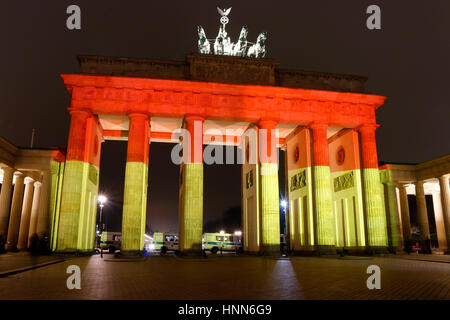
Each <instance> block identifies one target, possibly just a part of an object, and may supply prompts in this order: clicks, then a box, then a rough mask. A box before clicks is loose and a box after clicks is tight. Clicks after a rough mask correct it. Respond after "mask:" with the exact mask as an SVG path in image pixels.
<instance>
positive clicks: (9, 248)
mask: <svg viewBox="0 0 450 320" xmlns="http://www.w3.org/2000/svg"><path fill="white" fill-rule="evenodd" d="M5 251H7V252H19V249H17V246H15V245H11V244H6V246H5Z"/></svg>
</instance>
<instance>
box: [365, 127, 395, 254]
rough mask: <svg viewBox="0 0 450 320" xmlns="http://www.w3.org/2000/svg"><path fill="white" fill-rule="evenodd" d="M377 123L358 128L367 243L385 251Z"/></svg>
mask: <svg viewBox="0 0 450 320" xmlns="http://www.w3.org/2000/svg"><path fill="white" fill-rule="evenodd" d="M376 128H377V125H375V124H374V125H363V126H362V127H360V128H359V132H360V137H361V153H362V163H363V180H364V199H365V210H366V222H367V237H368V244H369V247H371V248H372V249H373V250H381V251H385V250H386V248H387V246H388V235H387V222H386V211H385V208H384V202H383V194H382V185H381V182H380V174H379V171H378V157H377V145H376V141H375V130H376Z"/></svg>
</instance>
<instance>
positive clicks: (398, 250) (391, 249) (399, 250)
mask: <svg viewBox="0 0 450 320" xmlns="http://www.w3.org/2000/svg"><path fill="white" fill-rule="evenodd" d="M388 251H389V253H391V254H397V253H402V252H403V251H404V249H403V248H402V247H392V246H390V247H388Z"/></svg>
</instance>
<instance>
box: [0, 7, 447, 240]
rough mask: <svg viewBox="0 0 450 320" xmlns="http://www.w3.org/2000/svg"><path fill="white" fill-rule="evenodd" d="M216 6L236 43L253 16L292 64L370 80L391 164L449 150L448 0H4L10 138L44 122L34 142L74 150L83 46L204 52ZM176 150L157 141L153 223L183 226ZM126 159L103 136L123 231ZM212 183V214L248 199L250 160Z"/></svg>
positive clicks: (211, 176)
mask: <svg viewBox="0 0 450 320" xmlns="http://www.w3.org/2000/svg"><path fill="white" fill-rule="evenodd" d="M71 4H76V5H79V6H80V7H81V16H82V22H81V30H68V29H67V28H66V19H67V17H68V15H67V14H66V8H67V7H68V6H69V5H71ZM371 4H377V5H379V6H380V7H381V17H382V30H375V31H371V30H368V29H367V28H366V19H367V17H368V15H367V14H366V8H367V7H368V5H371ZM216 6H220V7H221V8H228V7H230V6H231V7H232V11H231V14H230V16H229V18H230V23H229V24H228V25H227V31H228V34H229V35H230V36H231V38H232V41H235V40H236V38H237V36H238V33H239V31H240V28H241V26H242V25H244V24H245V25H247V26H248V28H249V36H248V39H249V40H250V41H254V40H255V39H256V37H257V35H258V34H259V32H261V31H267V32H268V40H267V41H266V47H267V50H268V58H271V59H275V60H277V61H279V62H280V67H281V68H292V69H301V70H308V71H320V72H332V73H348V74H357V75H364V76H368V77H369V80H368V82H367V84H366V90H367V92H370V93H376V94H381V95H385V96H387V97H388V99H387V101H386V103H385V105H383V106H382V107H381V108H380V109H379V110H378V111H377V118H378V123H379V124H381V127H380V128H379V129H378V130H377V143H378V156H379V160H380V161H391V162H408V163H416V162H422V161H426V160H430V159H433V158H436V157H439V156H443V155H445V154H448V153H449V152H450V139H449V137H450V125H449V119H450V108H449V99H448V85H449V79H450V63H449V57H450V41H449V39H450V34H449V31H450V19H448V17H449V14H450V2H449V1H448V0H440V1H438V0H434V1H428V2H425V1H399V0H398V1H363V0H353V1H351V0H347V1H335V0H329V1H320V0H315V1H312V0H311V1H300V0H297V1H262V0H258V1H253V0H245V1H242V0H241V1H211V0H202V1H199V0H195V1H173V0H172V1H132V0H129V1H111V0H110V1H105V0H96V1H77V0H72V1H62V0H53V1H13V0H2V1H1V2H0V35H1V50H0V60H1V62H2V68H1V73H0V101H1V104H0V106H1V107H0V136H3V137H5V138H6V139H8V140H10V141H11V142H12V143H14V144H16V145H18V146H23V147H28V146H29V144H30V136H31V131H32V129H33V128H35V129H36V136H35V147H44V148H45V147H53V146H66V145H67V136H68V132H69V121H70V117H69V113H68V112H67V110H66V108H67V107H68V106H69V104H70V97H69V94H68V92H67V90H66V89H65V86H64V84H63V81H62V80H61V78H60V76H59V74H60V73H77V72H79V67H78V62H77V60H76V55H77V54H91V55H105V56H122V57H138V58H140V57H142V58H155V59H163V60H183V59H184V57H185V55H186V54H188V53H191V52H195V51H196V50H197V48H196V45H197V33H196V26H197V25H199V24H200V25H202V26H203V27H204V28H205V31H206V34H207V36H208V38H214V37H215V36H216V34H217V30H218V27H219V22H218V20H219V15H218V13H217V10H216ZM170 148H171V145H170V144H161V143H153V144H152V145H151V147H150V172H149V205H148V219H147V220H148V221H147V225H148V226H149V228H151V229H152V230H159V231H176V230H177V214H178V213H177V208H178V172H179V168H178V167H177V166H175V165H174V164H172V163H171V161H169V160H170ZM125 158H126V143H125V142H112V141H108V142H105V143H104V144H103V146H102V162H101V175H100V190H101V192H102V193H105V194H106V195H107V196H108V197H109V198H110V199H111V201H110V202H109V203H108V204H107V206H106V207H105V211H104V212H105V217H106V219H107V220H106V222H107V225H109V226H110V228H113V229H119V228H120V219H121V208H122V203H121V202H122V197H123V192H122V189H123V179H124V174H125ZM281 178H282V177H281V175H280V180H281ZM281 181H282V180H281ZM204 185H205V207H204V217H205V222H208V221H209V222H211V221H214V220H217V219H221V217H222V216H223V213H224V212H225V211H227V210H228V209H230V208H232V207H236V206H239V205H240V166H239V165H221V166H218V165H215V166H205V182H204ZM281 192H283V190H281ZM230 231H231V230H230Z"/></svg>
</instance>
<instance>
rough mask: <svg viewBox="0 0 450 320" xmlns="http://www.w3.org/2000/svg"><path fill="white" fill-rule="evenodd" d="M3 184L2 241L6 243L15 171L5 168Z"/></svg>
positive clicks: (1, 200)
mask: <svg viewBox="0 0 450 320" xmlns="http://www.w3.org/2000/svg"><path fill="white" fill-rule="evenodd" d="M2 170H3V182H2V190H1V193H0V241H1V242H3V241H6V232H7V230H8V219H9V209H10V208H11V191H12V184H13V177H14V169H13V168H10V167H3V168H2Z"/></svg>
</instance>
